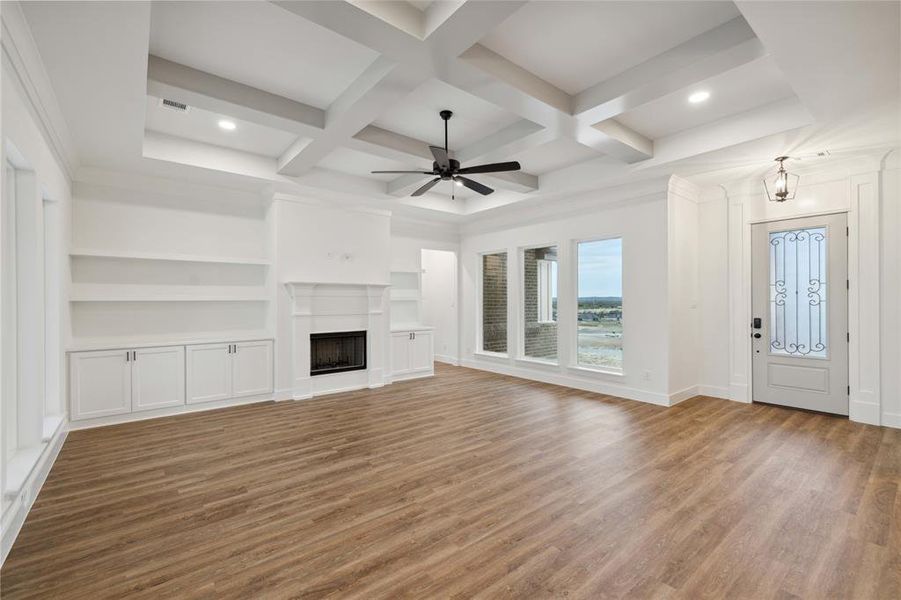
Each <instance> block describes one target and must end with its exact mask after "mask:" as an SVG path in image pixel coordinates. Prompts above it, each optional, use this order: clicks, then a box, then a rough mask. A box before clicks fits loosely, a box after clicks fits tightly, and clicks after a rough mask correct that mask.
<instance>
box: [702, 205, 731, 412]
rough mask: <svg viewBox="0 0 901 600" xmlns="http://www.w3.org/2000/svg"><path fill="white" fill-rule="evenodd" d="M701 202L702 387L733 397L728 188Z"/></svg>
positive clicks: (712, 394) (707, 390)
mask: <svg viewBox="0 0 901 600" xmlns="http://www.w3.org/2000/svg"><path fill="white" fill-rule="evenodd" d="M701 200H702V201H701V203H700V205H699V206H698V242H697V245H698V311H697V312H698V317H699V318H698V337H699V342H698V346H699V348H700V352H699V359H700V368H699V375H698V391H699V393H701V394H704V395H707V396H715V397H718V398H728V397H729V335H728V332H729V236H728V227H727V223H728V219H727V214H726V208H727V205H726V200H725V192H724V191H723V190H722V189H721V188H714V189H711V190H709V191H708V194H707V195H706V196H704V197H702V199H701Z"/></svg>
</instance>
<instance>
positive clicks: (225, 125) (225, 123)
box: [219, 119, 237, 131]
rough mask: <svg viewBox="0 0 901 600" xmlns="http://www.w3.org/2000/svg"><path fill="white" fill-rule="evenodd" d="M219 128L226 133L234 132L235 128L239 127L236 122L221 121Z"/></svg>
mask: <svg viewBox="0 0 901 600" xmlns="http://www.w3.org/2000/svg"><path fill="white" fill-rule="evenodd" d="M219 127H220V128H221V129H224V130H226V131H234V129H235V127H237V126H236V125H235V122H234V121H229V120H227V119H222V120H221V121H219Z"/></svg>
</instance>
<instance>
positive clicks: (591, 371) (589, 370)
mask: <svg viewBox="0 0 901 600" xmlns="http://www.w3.org/2000/svg"><path fill="white" fill-rule="evenodd" d="M567 368H568V369H569V370H570V371H575V372H576V373H584V374H586V375H587V374H591V375H613V376H614V377H625V373H623V372H622V371H621V370H620V371H614V370H612V369H594V368H592V367H583V366H581V365H571V366H569V367H567Z"/></svg>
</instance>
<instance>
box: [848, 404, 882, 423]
mask: <svg viewBox="0 0 901 600" xmlns="http://www.w3.org/2000/svg"><path fill="white" fill-rule="evenodd" d="M848 418H849V419H851V420H852V421H854V422H856V423H866V424H867V425H879V421H880V419H879V404H877V403H875V402H861V401H860V400H851V402H850V403H849V404H848Z"/></svg>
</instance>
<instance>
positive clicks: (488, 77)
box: [443, 54, 651, 163]
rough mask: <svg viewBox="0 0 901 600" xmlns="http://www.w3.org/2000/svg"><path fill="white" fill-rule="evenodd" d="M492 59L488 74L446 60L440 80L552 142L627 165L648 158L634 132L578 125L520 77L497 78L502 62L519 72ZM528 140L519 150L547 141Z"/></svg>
mask: <svg viewBox="0 0 901 600" xmlns="http://www.w3.org/2000/svg"><path fill="white" fill-rule="evenodd" d="M480 55H481V54H480ZM495 56H496V57H495V58H492V59H491V61H490V63H491V64H492V71H491V72H486V71H483V70H482V69H481V68H479V66H478V65H479V64H484V62H480V61H476V62H475V63H473V62H470V61H468V60H466V59H465V58H461V59H460V60H455V61H449V62H448V63H447V64H446V68H445V69H444V73H443V78H444V80H445V81H447V82H448V83H450V84H451V85H454V86H456V87H458V88H460V89H462V90H464V91H466V92H468V93H470V94H473V95H474V96H478V97H480V98H482V99H483V100H485V101H487V102H491V103H492V104H496V105H497V106H500V107H501V108H503V109H505V110H507V111H509V112H512V113H514V114H517V115H519V116H520V117H522V118H523V119H526V120H528V121H532V122H534V123H536V124H538V125H540V126H542V127H544V128H545V129H547V130H548V136H550V137H551V138H552V139H554V138H569V139H572V140H575V141H576V142H578V143H580V144H583V145H585V146H588V147H590V148H594V149H596V150H599V151H601V152H604V153H606V154H610V155H611V156H614V157H616V158H618V159H619V160H622V161H624V162H627V163H632V162H636V161H640V160H645V159H647V158H650V156H651V154H649V153H648V151H647V150H648V144H645V143H641V144H637V145H633V144H632V143H631V140H637V139H641V136H639V135H638V134H637V133H634V132H633V134H632V135H621V136H619V137H612V136H610V135H608V134H607V133H605V132H603V131H601V130H599V129H595V128H593V127H592V126H591V125H592V124H591V123H581V122H580V121H579V120H578V119H577V118H575V117H574V116H573V115H571V114H570V113H569V110H568V108H567V109H566V110H562V109H561V107H560V106H555V105H553V104H549V103H548V102H546V101H545V100H544V99H543V98H542V97H539V96H536V95H533V92H534V89H532V88H530V87H529V86H523V87H520V83H521V82H522V81H525V79H523V78H522V77H518V76H515V77H514V76H509V77H502V76H500V75H499V74H498V72H499V71H500V70H501V67H502V66H503V65H504V64H505V63H506V64H507V65H508V66H509V70H510V71H511V72H514V73H515V72H517V71H518V70H520V67H518V66H515V65H513V63H510V62H509V61H507V59H505V58H503V57H502V56H498V55H495ZM528 141H529V142H530V144H524V145H523V147H521V148H520V149H521V150H526V149H528V147H534V146H537V145H540V144H542V143H546V142H547V141H549V140H548V139H547V137H545V136H531V137H529V138H528Z"/></svg>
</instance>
